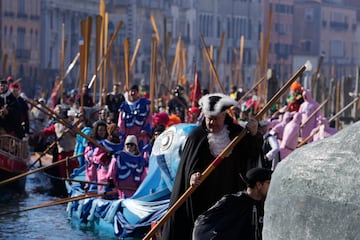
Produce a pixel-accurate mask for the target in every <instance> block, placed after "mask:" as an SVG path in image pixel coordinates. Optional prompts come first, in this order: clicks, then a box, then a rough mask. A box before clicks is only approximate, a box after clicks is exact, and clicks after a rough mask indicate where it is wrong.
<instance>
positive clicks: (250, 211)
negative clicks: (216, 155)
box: [193, 168, 272, 240]
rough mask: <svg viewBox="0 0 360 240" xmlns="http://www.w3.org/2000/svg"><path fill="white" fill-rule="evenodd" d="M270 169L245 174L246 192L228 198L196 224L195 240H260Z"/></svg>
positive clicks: (206, 213)
mask: <svg viewBox="0 0 360 240" xmlns="http://www.w3.org/2000/svg"><path fill="white" fill-rule="evenodd" d="M271 174H272V172H271V170H269V169H265V168H253V169H250V170H249V171H248V172H247V173H246V178H245V179H244V181H245V182H246V185H247V189H246V191H244V192H239V193H237V194H228V195H225V196H224V197H223V198H222V199H221V200H220V201H218V202H217V203H216V204H215V205H214V206H213V207H211V208H210V209H209V210H207V211H206V212H205V213H203V214H201V215H200V216H199V217H198V218H197V219H196V222H195V226H194V232H193V240H202V239H212V240H217V239H219V240H220V239H246V240H261V239H262V228H263V217H264V202H263V201H264V200H265V198H266V195H267V192H268V190H269V184H270V180H271Z"/></svg>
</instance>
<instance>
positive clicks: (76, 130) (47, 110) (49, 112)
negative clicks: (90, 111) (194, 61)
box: [25, 99, 110, 153]
mask: <svg viewBox="0 0 360 240" xmlns="http://www.w3.org/2000/svg"><path fill="white" fill-rule="evenodd" d="M25 101H26V102H28V103H30V105H32V106H33V107H35V108H37V109H39V110H40V111H41V112H43V113H45V114H46V115H48V116H50V117H54V118H55V119H56V120H58V121H59V122H60V123H61V124H62V125H64V126H66V127H68V128H69V130H70V131H72V132H74V133H76V134H79V135H80V136H82V137H83V138H85V139H86V140H87V141H89V142H91V143H92V144H94V145H95V146H96V147H98V148H100V149H102V150H103V151H105V152H107V153H109V152H110V151H109V149H107V148H105V147H104V146H103V145H101V144H100V143H98V142H97V141H96V140H95V139H93V138H91V137H90V136H88V135H86V134H85V133H83V132H82V131H81V130H80V129H79V128H77V127H75V126H74V124H71V123H69V122H68V121H66V120H65V119H63V118H62V117H61V116H59V114H57V113H56V112H54V111H53V110H52V109H50V108H49V107H48V106H46V105H45V104H44V103H41V102H38V103H39V104H40V105H41V107H39V106H38V105H37V104H36V103H34V102H33V100H30V99H25Z"/></svg>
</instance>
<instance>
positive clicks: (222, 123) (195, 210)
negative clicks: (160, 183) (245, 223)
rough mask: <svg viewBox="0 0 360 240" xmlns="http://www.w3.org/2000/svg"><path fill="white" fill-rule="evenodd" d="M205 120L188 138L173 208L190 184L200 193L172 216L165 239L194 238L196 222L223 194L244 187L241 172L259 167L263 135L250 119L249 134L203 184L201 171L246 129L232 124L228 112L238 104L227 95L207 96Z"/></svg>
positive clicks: (174, 189)
mask: <svg viewBox="0 0 360 240" xmlns="http://www.w3.org/2000/svg"><path fill="white" fill-rule="evenodd" d="M199 104H200V107H201V109H202V113H203V114H204V115H205V119H204V120H203V122H202V124H201V125H200V126H198V127H197V128H196V129H195V130H194V131H193V132H192V133H191V134H190V136H189V137H188V139H187V141H186V143H185V146H184V150H183V153H182V157H181V162H180V165H179V169H178V172H177V176H176V180H175V183H174V187H173V191H172V194H171V199H170V206H171V205H172V204H174V202H175V201H176V200H177V199H178V198H179V197H180V196H181V195H182V194H183V193H184V192H185V190H186V189H187V188H188V187H189V186H190V185H199V184H200V183H201V186H199V188H198V190H197V191H196V192H194V194H193V195H192V196H191V197H190V198H188V199H187V200H186V201H185V203H184V204H183V205H182V206H181V207H180V208H179V209H178V210H177V211H176V212H175V213H174V215H172V216H171V218H170V219H169V221H168V222H167V223H166V224H165V226H164V231H163V239H169V240H170V239H171V240H176V239H182V240H183V239H191V233H192V229H193V224H194V221H195V219H196V218H197V216H198V215H199V214H201V213H202V212H204V211H205V210H207V209H208V208H209V207H210V206H211V205H213V204H214V203H215V202H216V201H217V200H219V199H220V198H221V197H222V196H223V195H225V194H228V193H235V192H237V191H239V190H241V189H243V188H244V185H243V183H242V182H241V179H240V177H239V173H242V174H243V175H245V173H246V171H247V170H248V169H250V168H251V167H253V166H256V162H257V157H258V154H259V152H260V149H261V146H262V136H261V134H259V133H258V132H257V126H258V122H257V121H256V120H255V119H249V122H248V124H247V129H248V134H247V135H246V137H245V138H244V139H242V140H241V141H240V142H239V143H238V144H237V145H236V146H235V148H234V149H233V150H232V152H231V153H230V154H229V155H228V156H227V157H226V158H227V159H226V160H225V161H223V162H222V164H220V165H218V166H217V168H216V169H215V170H214V172H213V173H212V174H211V175H210V176H209V177H208V178H207V179H206V180H205V181H204V182H201V181H202V179H201V172H202V171H203V170H204V169H205V168H206V167H207V166H208V165H209V164H210V163H211V162H212V160H213V159H214V158H215V157H216V156H217V155H218V154H219V153H220V152H221V151H223V149H224V148H225V147H226V146H227V145H228V144H229V143H230V141H231V140H232V139H233V138H234V137H236V136H237V135H238V134H239V133H240V132H241V131H242V130H243V128H242V127H241V126H239V125H237V124H234V123H233V120H232V118H231V117H230V116H229V115H228V114H227V113H226V110H227V109H228V108H230V107H231V106H233V105H237V102H236V101H235V100H233V99H232V98H230V97H229V96H226V95H224V94H219V93H218V94H208V95H205V96H204V97H202V98H201V99H200V101H199Z"/></svg>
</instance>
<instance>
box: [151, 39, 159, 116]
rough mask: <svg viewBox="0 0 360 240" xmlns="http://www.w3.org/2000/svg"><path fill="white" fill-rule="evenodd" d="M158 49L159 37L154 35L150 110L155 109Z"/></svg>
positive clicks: (152, 41)
mask: <svg viewBox="0 0 360 240" xmlns="http://www.w3.org/2000/svg"><path fill="white" fill-rule="evenodd" d="M156 50H157V38H156V37H152V39H151V63H150V64H151V67H150V92H149V95H150V96H149V97H150V101H151V107H150V111H151V113H152V112H153V111H154V103H155V81H156Z"/></svg>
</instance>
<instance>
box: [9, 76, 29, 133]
mask: <svg viewBox="0 0 360 240" xmlns="http://www.w3.org/2000/svg"><path fill="white" fill-rule="evenodd" d="M9 89H10V91H11V92H12V93H13V94H14V96H15V97H16V100H17V101H18V104H19V113H20V122H21V130H22V131H23V134H22V135H25V134H27V135H28V134H29V133H30V121H29V109H30V108H29V106H28V105H27V103H26V102H25V99H24V98H25V94H23V93H22V92H21V87H20V84H19V83H12V84H10V86H9Z"/></svg>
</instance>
